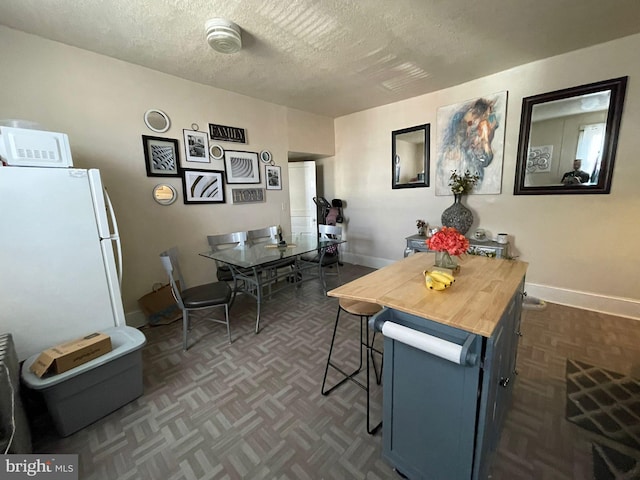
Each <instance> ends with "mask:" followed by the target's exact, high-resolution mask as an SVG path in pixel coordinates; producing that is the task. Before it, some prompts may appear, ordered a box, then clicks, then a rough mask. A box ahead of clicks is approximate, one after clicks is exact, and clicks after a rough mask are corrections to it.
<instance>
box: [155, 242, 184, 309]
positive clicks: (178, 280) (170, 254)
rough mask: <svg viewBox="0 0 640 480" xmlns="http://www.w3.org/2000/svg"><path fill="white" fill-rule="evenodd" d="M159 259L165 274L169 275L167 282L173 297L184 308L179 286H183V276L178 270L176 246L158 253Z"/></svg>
mask: <svg viewBox="0 0 640 480" xmlns="http://www.w3.org/2000/svg"><path fill="white" fill-rule="evenodd" d="M160 261H161V262H162V266H163V267H164V269H165V271H166V272H167V275H168V276H169V283H170V284H171V292H172V293H173V298H175V300H176V303H177V304H178V306H179V307H180V308H181V309H184V303H183V302H182V296H181V295H180V288H181V287H182V288H185V284H184V278H183V277H182V272H181V271H180V264H179V263H178V248H177V247H171V248H169V249H168V250H165V251H164V252H162V253H161V254H160Z"/></svg>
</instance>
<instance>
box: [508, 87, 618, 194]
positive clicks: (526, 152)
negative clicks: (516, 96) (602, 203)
mask: <svg viewBox="0 0 640 480" xmlns="http://www.w3.org/2000/svg"><path fill="white" fill-rule="evenodd" d="M626 87H627V77H620V78H614V79H611V80H605V81H602V82H596V83H590V84H587V85H581V86H579V87H572V88H565V89H563V90H557V91H555V92H549V93H543V94H540V95H535V96H532V97H526V98H524V99H523V100H522V116H521V119H520V139H519V141H518V158H517V162H516V178H515V185H514V191H513V194H514V195H548V194H591V193H609V192H610V190H611V177H612V175H613V164H614V161H615V156H616V147H617V144H618V131H619V129H620V119H621V117H622V106H623V104H624V96H625V92H626Z"/></svg>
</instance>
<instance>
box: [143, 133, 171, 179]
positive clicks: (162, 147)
mask: <svg viewBox="0 0 640 480" xmlns="http://www.w3.org/2000/svg"><path fill="white" fill-rule="evenodd" d="M142 148H143V149H144V159H145V166H146V167H147V177H179V176H180V159H179V157H178V140H176V139H174V138H163V137H150V136H148V135H142Z"/></svg>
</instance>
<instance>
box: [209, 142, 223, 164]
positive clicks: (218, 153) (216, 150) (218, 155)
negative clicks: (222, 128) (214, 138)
mask: <svg viewBox="0 0 640 480" xmlns="http://www.w3.org/2000/svg"><path fill="white" fill-rule="evenodd" d="M209 155H211V158H213V159H214V160H221V159H222V157H224V148H222V147H221V146H220V145H218V144H216V143H214V144H213V145H211V147H210V148H209Z"/></svg>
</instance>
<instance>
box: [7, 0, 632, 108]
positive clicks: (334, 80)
mask: <svg viewBox="0 0 640 480" xmlns="http://www.w3.org/2000/svg"><path fill="white" fill-rule="evenodd" d="M213 17H224V18H227V19H229V20H232V21H234V22H236V23H237V24H238V25H240V27H241V28H242V30H243V32H242V40H243V49H242V51H240V52H239V53H236V54H232V55H224V54H220V53H217V52H215V51H213V50H212V49H211V48H210V47H209V46H208V44H207V42H206V39H205V33H204V24H205V22H206V21H207V20H208V19H210V18H213ZM639 19H640V0H615V1H606V0H604V1H603V0H510V1H504V0H482V1H480V0H359V1H357V0H299V1H296V0H107V1H105V0H2V1H1V2H0V24H4V25H6V26H8V27H11V28H14V29H17V30H22V31H24V32H28V33H32V34H35V35H38V36H41V37H44V38H48V39H51V40H55V41H58V42H62V43H65V44H68V45H73V46H76V47H80V48H83V49H86V50H90V51H93V52H97V53H100V54H103V55H108V56H110V57H114V58H118V59H121V60H124V61H127V62H131V63H135V64H138V65H143V66H145V67H148V68H151V69H154V70H158V71H161V72H165V73H168V74H171V75H175V76H177V77H182V78H186V79H189V80H193V81H195V82H199V83H203V84H207V85H211V86H214V87H218V88H222V89H225V90H230V91H234V92H238V93H241V94H245V95H249V96H251V97H255V98H259V99H263V100H266V101H269V102H273V103H276V104H280V105H286V106H289V107H292V108H296V109H300V110H304V111H308V112H313V113H317V114H321V115H328V116H331V117H336V116H340V115H344V114H348V113H352V112H356V111H360V110H364V109H367V108H371V107H374V106H379V105H384V104H387V103H392V102H396V101H399V100H402V99H405V98H409V97H413V96H416V95H420V94H424V93H428V92H432V91H435V90H440V89H442V88H446V87H449V86H452V85H458V84H460V83H464V82H466V81H469V80H472V79H475V78H479V77H482V76H485V75H489V74H491V73H495V72H499V71H502V70H506V69H508V68H511V67H514V66H517V65H521V64H524V63H528V62H531V61H534V60H538V59H541V58H546V57H550V56H553V55H557V54H560V53H564V52H568V51H571V50H576V49H579V48H583V47H586V46H589V45H594V44H597V43H602V42H605V41H608V40H612V39H615V38H620V37H624V36H627V35H631V34H634V33H638V32H640V21H639Z"/></svg>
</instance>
